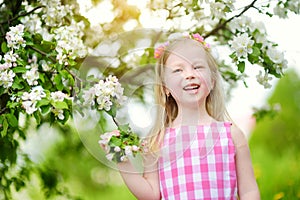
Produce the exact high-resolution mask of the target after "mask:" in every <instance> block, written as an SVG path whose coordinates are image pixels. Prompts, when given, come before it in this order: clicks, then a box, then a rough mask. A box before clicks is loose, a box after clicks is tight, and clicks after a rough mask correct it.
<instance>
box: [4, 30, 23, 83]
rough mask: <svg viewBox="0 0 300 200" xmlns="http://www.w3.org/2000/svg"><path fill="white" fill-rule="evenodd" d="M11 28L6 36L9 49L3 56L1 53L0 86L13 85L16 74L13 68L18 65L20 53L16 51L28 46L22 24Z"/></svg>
mask: <svg viewBox="0 0 300 200" xmlns="http://www.w3.org/2000/svg"><path fill="white" fill-rule="evenodd" d="M9 30H10V31H8V32H7V33H6V37H5V38H6V41H7V47H8V51H7V52H6V53H5V54H4V56H3V57H2V56H1V55H0V86H3V87H4V88H9V87H11V86H12V84H13V81H14V77H15V76H16V74H15V72H14V71H13V70H12V68H13V67H16V66H17V60H18V59H19V55H18V54H17V53H15V51H16V50H18V49H19V48H21V47H25V46H26V44H25V40H24V38H23V36H24V26H23V25H22V24H19V25H16V26H13V27H10V28H9Z"/></svg>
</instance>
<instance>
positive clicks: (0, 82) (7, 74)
mask: <svg viewBox="0 0 300 200" xmlns="http://www.w3.org/2000/svg"><path fill="white" fill-rule="evenodd" d="M15 76H16V74H15V73H14V72H13V71H12V70H5V71H0V86H3V87H4V88H9V87H11V86H12V84H13V81H14V77H15Z"/></svg>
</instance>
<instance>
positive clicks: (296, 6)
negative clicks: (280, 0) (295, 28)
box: [287, 0, 300, 14]
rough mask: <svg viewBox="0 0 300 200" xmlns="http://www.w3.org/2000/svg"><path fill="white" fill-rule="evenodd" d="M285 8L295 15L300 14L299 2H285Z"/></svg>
mask: <svg viewBox="0 0 300 200" xmlns="http://www.w3.org/2000/svg"><path fill="white" fill-rule="evenodd" d="M287 8H288V9H289V10H291V11H293V12H295V13H296V14H300V1H299V0H289V1H287Z"/></svg>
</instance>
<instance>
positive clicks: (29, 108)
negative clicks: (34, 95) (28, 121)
mask: <svg viewBox="0 0 300 200" xmlns="http://www.w3.org/2000/svg"><path fill="white" fill-rule="evenodd" d="M22 107H23V108H24V109H25V112H26V113H27V114H28V115H31V114H32V113H34V112H35V111H37V108H36V102H33V101H23V102H22Z"/></svg>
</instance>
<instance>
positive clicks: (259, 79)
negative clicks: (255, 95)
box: [256, 71, 272, 88]
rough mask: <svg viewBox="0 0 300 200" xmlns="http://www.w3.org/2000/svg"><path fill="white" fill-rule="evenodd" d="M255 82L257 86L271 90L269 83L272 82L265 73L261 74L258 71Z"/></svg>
mask: <svg viewBox="0 0 300 200" xmlns="http://www.w3.org/2000/svg"><path fill="white" fill-rule="evenodd" d="M256 80H257V82H258V83H259V84H261V85H263V86H264V88H271V84H270V83H269V81H271V80H272V77H270V76H269V73H268V72H266V71H265V74H264V75H263V74H262V71H259V74H258V75H257V76H256Z"/></svg>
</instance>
